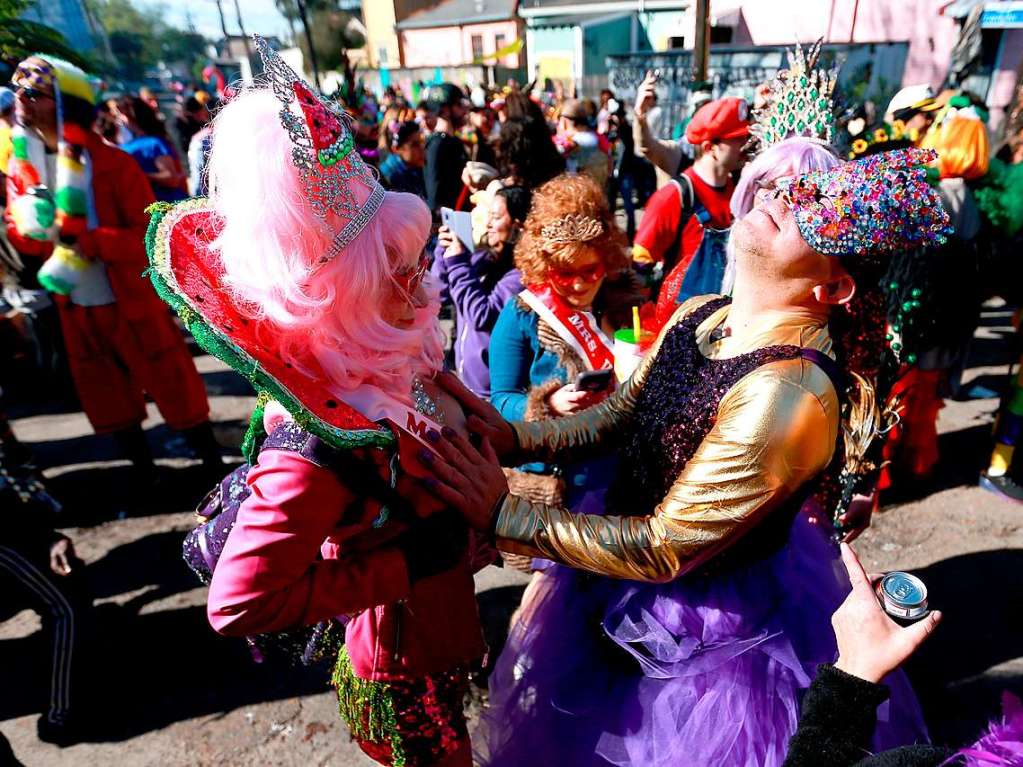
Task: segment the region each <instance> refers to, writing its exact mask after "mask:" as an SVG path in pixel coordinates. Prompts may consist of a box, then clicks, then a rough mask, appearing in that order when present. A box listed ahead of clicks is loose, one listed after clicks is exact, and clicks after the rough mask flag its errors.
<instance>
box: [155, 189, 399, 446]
mask: <svg viewBox="0 0 1023 767" xmlns="http://www.w3.org/2000/svg"><path fill="white" fill-rule="evenodd" d="M200 211H209V212H211V213H212V212H213V211H212V210H211V209H210V208H209V207H208V202H207V200H206V199H205V198H192V199H189V200H183V201H182V202H179V203H177V204H176V205H170V204H168V203H155V204H154V205H151V206H149V208H147V209H146V212H147V213H149V215H150V221H149V227H148V229H147V230H146V253H147V255H148V256H149V263H150V269H149V271H148V275H149V278H150V280H151V281H152V283H153V287H154V288H155V289H156V292H157V295H159V296H160V298H161V299H163V300H164V301H165V302H166V303H167V304H169V305H170V306H171V308H172V309H174V311H175V312H177V314H178V316H179V317H181V319H182V321H183V322H184V324H185V327H186V328H187V329H188V331H189V332H190V333H191V334H192V336H193V337H194V338H195V340H196V343H198V344H199V346H201V347H202V348H203V349H204V350H205V351H207V352H208V353H210V354H212V355H213V356H214V357H217V358H218V359H220V360H221V361H223V362H224V363H226V364H227V365H229V366H230V367H231V368H233V369H234V370H235V371H237V372H238V373H240V374H241V375H242V376H244V377H245V378H247V379H248V380H249V382H250V383H251V384H252V386H253V388H255V390H256V391H258V392H267V393H268V395H269V397H271V398H272V399H275V400H277V401H278V402H280V403H281V405H283V406H284V408H285V409H286V410H287V411H288V412H289V413H291V416H292V417H293V418H294V419H295V421H296V422H297V423H298V424H300V425H301V426H302V427H303V428H305V429H307V430H308V431H310V432H312V433H313V434H315V435H316V436H317V437H319V438H320V439H322V440H324V441H325V442H327V443H328V444H330V445H332V446H334V447H337V448H341V449H352V448H356V447H385V446H389V445H391V444H393V443H394V435H393V434H392V433H391V432H390V431H389V430H387V429H372V430H368V429H367V430H363V429H356V430H348V429H341V428H338V427H336V426H333V425H331V424H330V423H328V422H326V421H324V420H323V419H321V418H319V417H318V416H317V415H316V414H315V413H313V412H312V411H310V410H309V409H308V408H307V407H305V405H303V403H302V402H301V401H300V400H299V399H298V398H297V397H296V396H294V395H293V394H292V392H291V390H290V389H289V388H288V387H287V386H286V385H285V384H284V383H283V382H282V381H279V380H277V379H276V378H275V377H274V376H272V375H271V374H270V373H268V372H267V371H266V370H265V369H264V368H263V367H262V366H261V365H260V364H259V362H257V361H256V360H255V359H254V358H253V357H252V356H250V355H249V354H248V353H247V352H245V351H244V350H243V349H241V348H240V347H239V346H238V345H237V344H235V343H234V342H233V341H232V340H231V339H230V337H229V336H228V335H227V334H226V333H225V332H224V331H222V330H221V329H219V328H216V327H214V326H212V325H211V324H209V323H208V322H207V320H206V318H205V317H204V316H203V314H202V313H201V311H200V310H199V309H198V308H197V307H196V306H194V305H192V303H190V301H189V300H188V298H187V296H186V295H185V294H184V292H183V291H182V290H181V288H180V287H179V286H178V284H177V279H176V278H175V276H174V270H173V269H172V268H171V254H170V236H171V232H172V231H173V230H174V227H175V226H176V225H177V224H178V223H179V222H180V221H181V219H182V218H183V217H185V216H187V215H189V214H191V213H196V212H200Z"/></svg>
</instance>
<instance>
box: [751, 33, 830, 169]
mask: <svg viewBox="0 0 1023 767" xmlns="http://www.w3.org/2000/svg"><path fill="white" fill-rule="evenodd" d="M821 45H822V41H821V40H818V41H817V42H816V43H815V44H814V45H813V46H811V48H810V49H809V50H808V51H807V52H806V53H805V54H804V52H803V47H802V46H801V45H799V44H798V43H796V47H795V49H794V50H793V49H790V50H789V51H788V54H787V55H788V60H789V67H788V69H782V70H779V72H778V74H777V75H775V77H774V79H773V80H771V82H770V83H769V89H770V90H769V92H768V94H767V97H766V103H765V104H764V105H763V106H760V107H757V108H754V110H753V119H754V123H753V124H752V125H751V126H750V136H751V142H752V149H753V151H754V152H757V153H759V152H762V151H764V150H765V149H767V148H768V147H771V146H774V145H775V144H777V143H779V142H781V141H784V140H785V139H787V138H793V137H795V136H803V137H806V138H813V139H817V140H819V141H821V142H822V143H825V144H830V143H831V140H832V137H833V135H834V132H835V114H834V101H833V95H834V92H835V83H836V81H837V79H838V71H837V69H830V70H827V71H825V70H823V69H819V68H817V62H818V60H819V59H820V54H821Z"/></svg>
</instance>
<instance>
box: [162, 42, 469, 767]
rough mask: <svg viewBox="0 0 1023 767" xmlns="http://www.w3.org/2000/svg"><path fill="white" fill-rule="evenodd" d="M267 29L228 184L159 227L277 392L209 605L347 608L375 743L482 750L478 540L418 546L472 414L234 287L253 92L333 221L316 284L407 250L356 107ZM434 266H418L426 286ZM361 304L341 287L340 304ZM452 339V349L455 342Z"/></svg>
mask: <svg viewBox="0 0 1023 767" xmlns="http://www.w3.org/2000/svg"><path fill="white" fill-rule="evenodd" d="M256 44H257V47H258V48H259V50H260V54H261V55H262V57H263V60H264V66H265V70H266V72H267V75H268V79H269V83H268V85H269V88H258V87H257V88H254V89H251V90H250V91H245V92H243V93H242V94H241V95H239V96H238V100H237V103H234V104H228V105H227V106H226V107H225V108H224V111H223V112H222V113H221V117H220V120H221V122H220V123H219V124H218V126H215V128H214V139H213V150H212V154H211V169H212V170H211V189H212V190H213V197H212V198H211V199H210V200H204V199H196V200H191V201H186V202H183V203H179V204H177V205H175V206H173V207H171V206H158V207H156V208H154V209H153V219H152V223H151V225H150V229H149V233H148V235H147V243H148V246H149V255H150V260H151V263H152V267H153V268H152V272H151V274H152V278H153V282H154V284H155V286H156V288H157V290H158V292H159V293H160V295H161V297H163V298H164V299H165V300H166V301H167V302H168V303H169V304H170V305H171V306H172V307H174V309H175V310H176V311H177V312H178V314H179V315H180V316H181V317H182V319H183V320H184V321H185V323H186V325H188V327H189V329H190V330H191V331H192V332H193V334H194V335H195V337H196V339H197V341H198V342H199V343H200V345H202V346H203V347H204V348H206V349H207V350H208V351H209V352H210V353H211V354H214V355H216V356H217V357H219V358H220V359H222V360H224V361H225V362H227V363H228V364H229V365H231V366H232V367H233V368H235V369H236V370H238V371H239V372H240V373H242V374H243V375H245V376H246V377H247V378H248V379H249V380H250V381H251V382H252V384H253V386H254V387H255V388H256V389H257V391H259V392H260V407H259V409H258V410H257V413H256V414H255V415H254V417H253V429H252V431H251V432H250V435H251V438H250V439H249V440H248V441H247V445H246V446H247V447H248V448H251V450H250V451H249V453H250V455H251V456H252V460H253V465H252V466H251V467H250V468H248V469H247V470H246V476H245V481H244V482H243V483H241V484H240V485H235V484H232V483H231V482H230V481H229V482H226V483H225V486H224V487H223V498H224V500H223V501H222V502H223V503H224V508H225V509H226V508H227V499H228V498H229V497H232V496H234V495H235V494H236V493H238V494H242V495H244V494H245V493H250V494H248V495H247V496H244V500H243V501H242V502H241V504H240V506H238V507H237V516H236V520H235V522H234V524H233V527H232V528H229V530H228V531H222V532H221V533H218V535H219V536H220V537H218V538H216V540H210V541H207V543H215V544H216V545H217V546H218V547H220V546H222V550H220V552H219V558H217V559H216V560H215V562H214V561H212V560H211V561H210V563H209V564H210V567H211V569H212V570H213V572H212V582H211V584H210V595H209V602H208V614H209V618H210V622H211V623H212V625H213V626H214V628H216V629H217V630H218V631H220V632H222V633H225V634H231V635H241V636H249V635H253V634H263V635H266V634H271V635H278V636H280V634H279V632H284V631H291V630H298V629H302V628H303V627H312V626H314V625H316V624H323V623H324V622H326V623H327V624H330V625H333V626H334V627H337V626H338V625H344V626H345V630H344V633H345V639H344V643H343V646H341V645H339V644H338V643H337V642H336V641H335V642H333V643H332V642H331V641H330V636H331V633H330V632H329V631H328V632H325V633H322V632H321V633H320V634H318V636H319V639H320V640H321V645H324V646H320V647H319V648H318V651H319V652H320V653H324V652H325V653H329V654H330V657H332V658H334V659H335V670H334V675H333V681H334V684H335V686H336V687H337V693H338V699H339V709H340V713H341V715H342V717H343V718H345V719H346V721H347V723H348V725H349V728H350V730H351V732H352V735H353V737H354V738H355V739H356V741H357V742H358V743H359V745H360V747H361V748H362V749H363V750H364V751H365V752H366V753H367V754H369V755H370V756H371V757H372V758H374V759H376V760H377V761H379V762H381V763H382V764H391V765H408V766H409V767H411V766H413V765H434V764H438V765H439V764H466V765H467V764H468V736H467V733H466V725H465V719H464V716H463V714H462V697H463V694H464V692H465V690H466V688H467V680H468V676H467V674H468V666H469V664H470V663H472V662H473V661H475V660H477V659H478V658H480V657H481V656H482V655H483V652H484V649H485V648H484V645H483V640H482V634H481V630H480V625H479V618H478V614H477V611H476V603H475V597H474V586H473V580H472V568H471V564H470V561H469V553H468V552H466V551H465V550H464V548H463V549H461V550H459V551H458V552H457V553H456V555H455V556H454V558H453V560H452V562H451V563H450V564H449V565H447V566H446V567H445V568H443V570H441V571H439V572H430V571H426V573H425V574H424V573H418V574H417V571H418V570H420V569H421V565H419V564H416V563H417V562H427V561H428V560H429V558H430V557H431V556H433V554H434V552H432V551H430V549H429V546H430V544H429V542H428V539H427V538H425V537H424V538H422V539H421V541H420V542H418V548H417V542H416V540H415V538H414V535H416V534H418V533H417V531H419V530H421V525H422V524H425V522H428V521H429V518H430V517H431V516H432V515H434V513H435V512H437V511H440V506H441V504H440V503H439V502H437V501H436V500H435V499H433V498H432V496H429V495H428V494H426V492H425V491H424V490H423V489H422V487H421V484H420V483H419V482H417V481H416V479H415V474H417V473H421V469H419V470H418V471H417V469H416V466H418V464H416V462H415V459H414V455H415V453H416V451H418V450H421V449H423V447H424V445H425V442H424V441H423V440H424V439H425V434H426V427H429V428H433V429H438V430H439V429H440V428H441V426H440V423H439V422H443V423H445V424H446V425H451V426H452V427H456V426H457V419H458V418H460V417H461V414H460V411H458V409H457V407H454V406H453V405H452V404H451V402H450V401H446V400H442V399H441V398H438V399H437V400H433V399H431V398H430V397H429V396H427V394H426V393H425V390H424V389H423V386H422V384H421V383H415V382H413V383H412V387H413V394H409V393H407V392H406V393H404V394H403V395H398V394H396V393H393V392H389V391H388V390H385V389H384V388H381V386H380V385H369V384H367V383H358V384H357V382H354V381H353V382H352V385H349V386H342V387H339V386H337V385H336V379H335V378H332V377H331V375H330V374H329V373H328V371H327V368H326V362H325V360H326V361H333V360H337V359H338V358H339V356H340V355H339V354H338V353H336V351H337V350H335V353H332V354H331V355H330V357H329V359H328V357H324V358H317V357H316V355H315V353H314V352H313V351H311V349H312V347H313V345H314V341H315V339H313V338H312V337H311V336H312V334H309V337H308V343H299V344H297V345H295V346H289V345H288V344H287V343H286V342H285V341H284V340H283V339H286V338H287V336H286V335H285V330H286V328H284V327H282V326H281V325H279V324H277V323H276V322H275V321H274V319H273V318H272V317H271V316H269V312H267V311H265V309H266V305H269V302H267V304H266V305H264V306H258V305H254V304H252V303H251V302H248V301H246V300H244V299H242V298H240V297H239V294H238V293H237V292H236V291H235V290H233V288H232V285H231V273H230V268H229V267H228V266H226V265H225V259H226V258H229V256H227V255H224V253H226V251H222V250H221V249H220V247H219V243H220V242H221V241H222V239H223V238H224V237H225V236H229V232H228V230H229V228H230V226H231V224H232V218H231V214H230V213H222V212H221V211H220V209H218V208H217V207H216V205H217V201H218V198H217V197H216V194H217V189H218V183H221V184H222V183H224V181H223V176H220V175H218V173H223V172H224V171H223V167H222V166H220V165H218V162H219V160H218V157H219V156H220V152H218V141H221V142H224V141H227V142H233V141H234V140H236V139H237V133H236V132H233V131H234V130H235V128H230V127H228V128H225V127H223V126H224V125H225V123H224V122H223V121H224V120H228V121H230V120H232V119H236V120H241V122H236V123H234V125H235V126H236V128H242V127H243V125H244V122H245V118H244V117H238V116H237V115H235V114H234V112H235V110H236V109H240V108H246V109H251V108H256V107H258V108H259V109H261V110H262V111H261V112H260V114H261V116H262V117H263V118H265V117H267V116H268V113H267V109H273V110H277V109H279V113H278V112H276V111H274V112H269V118H270V119H271V120H272V119H273V115H274V114H277V116H278V117H279V119H280V122H281V125H280V126H277V125H275V126H274V127H273V129H272V130H269V134H270V136H271V140H272V141H274V142H277V143H276V146H278V147H279V146H280V145H281V143H283V144H285V145H286V144H288V143H289V142H288V140H287V139H290V140H291V141H290V144H291V150H290V154H291V157H292V160H293V163H294V168H291V167H290V165H289V166H288V167H287V168H286V169H285V170H284V171H280V173H281V175H280V176H278V177H277V182H276V183H279V184H282V185H291V186H290V191H291V192H294V193H295V196H296V199H298V200H300V201H301V202H300V204H299V206H298V208H299V210H298V216H299V217H300V220H302V221H304V222H305V223H304V226H305V227H308V229H299V231H300V232H301V234H302V237H303V238H308V239H309V241H315V239H314V238H315V237H317V236H321V234H322V232H329V233H328V234H327V235H326V236H327V238H328V239H327V242H328V243H329V247H327V248H325V249H324V250H322V251H320V250H318V249H317V248H312V249H310V250H309V251H308V254H309V255H310V256H311V258H312V262H311V264H309V265H308V267H307V268H303V269H301V270H300V273H301V274H304V277H302V281H301V282H300V284H299V287H300V288H301V289H303V290H305V291H307V293H311V292H314V290H315V289H316V288H315V286H316V285H317V283H316V282H315V278H316V276H317V274H320V273H321V270H330V269H335V268H337V269H340V268H342V267H343V266H344V263H345V259H351V258H353V257H354V254H353V249H355V248H361V251H360V252H361V253H362V254H363V255H362V256H360V258H365V259H371V260H374V261H375V260H378V259H382V260H383V261H385V262H386V259H387V257H388V256H389V255H391V254H390V253H387V254H385V253H384V243H383V242H379V243H378V242H376V240H370V241H367V240H366V238H367V237H383V236H384V235H382V234H381V231H382V230H381V228H380V225H379V222H377V221H376V219H377V218H378V217H380V216H382V215H383V214H384V213H383V212H384V211H385V210H386V209H387V205H388V202H389V200H390V199H392V196H391V193H387V194H385V193H384V191H383V189H382V188H381V187H380V185H379V184H378V183H377V181H376V178H375V176H374V174H373V172H372V171H371V169H370V168H369V167H368V166H367V165H366V164H365V162H364V161H363V160H362V159H361V158H360V156H359V155H358V153H357V152H356V151H355V148H354V142H353V140H352V134H351V131H350V129H349V127H348V123H347V121H346V118H345V117H343V116H342V115H341V113H340V112H339V111H337V110H336V109H335V108H334V106H333V105H331V104H329V103H328V102H326V101H325V100H323V99H322V98H321V97H320V96H318V95H316V94H315V93H313V92H312V90H311V89H310V88H309V87H308V86H307V85H306V84H305V82H304V81H302V80H301V79H300V78H299V77H298V76H297V75H296V74H295V73H294V72H293V71H292V70H291V69H290V68H289V67H287V65H286V64H284V62H283V61H282V60H281V59H280V58H279V57H278V56H277V54H276V53H275V52H273V51H272V50H271V49H270V48H269V47H268V46H267V44H266V42H265V41H263V40H262V39H261V38H256ZM267 91H272V93H273V95H272V96H269V95H268V93H267ZM275 98H276V101H277V103H276V104H274V99H275ZM271 104H272V106H270V105H271ZM226 124H227V125H231V123H230V122H228V123H226ZM264 127H266V126H264ZM218 128H219V130H222V131H227V132H226V133H218ZM282 130H283V131H284V132H285V133H286V134H287V138H285V139H284V141H283V142H281V141H280V139H281V137H282V136H281V131H282ZM224 146H225V145H224V144H221V148H223V147H224ZM285 162H286V160H285ZM218 168H220V170H219V171H218ZM278 170H279V168H278ZM292 174H294V175H292ZM260 183H270V182H265V181H261V182H260ZM262 191H263V192H266V193H267V194H270V193H271V190H269V189H264V190H262ZM397 197H399V198H402V204H403V205H410V206H413V212H415V213H416V215H417V216H418V220H419V223H420V224H421V226H420V228H421V229H422V240H423V242H420V243H419V244H418V247H419V248H421V247H422V244H424V243H425V238H426V234H427V232H428V229H429V212H428V211H427V210H426V209H425V207H424V206H423V205H422V202H421V201H419V200H417V199H415V198H412V197H411V196H406V195H398V196H397ZM371 225H372V228H371V229H369V228H368V227H370V226H371ZM388 226H389V227H390V228H391V229H395V230H397V229H401V228H402V226H406V227H408V226H411V225H410V224H408V222H395V221H390V222H388ZM275 231H277V230H275ZM402 231H404V230H402ZM290 236H291V232H288V233H287V237H286V238H285V239H286V241H287V240H288V239H289V238H290ZM283 247H286V246H283ZM388 247H390V246H388ZM303 252H306V251H303ZM367 253H368V254H369V255H365V254H367ZM242 255H243V256H244V255H247V254H246V252H245V249H244V248H243V249H242ZM415 255H416V256H417V257H418V252H417V253H416V254H415ZM353 268H355V267H353ZM423 271H424V270H418V271H416V272H414V273H412V274H411V275H410V277H408V284H407V289H408V291H409V292H410V293H411V292H414V291H415V290H416V287H415V281H416V280H419V279H421V277H422V275H423ZM325 274H327V275H329V274H331V273H330V272H326V273H325ZM384 279H386V276H385V278H384ZM394 279H397V278H394ZM310 286H312V287H310ZM273 287H275V286H271V288H273ZM403 289H404V288H403ZM430 308H431V309H433V310H435V308H436V307H435V306H434V305H431V307H430ZM344 311H345V309H344V307H338V306H333V305H331V306H330V309H329V312H328V314H327V316H324V317H323V318H322V322H323V323H325V322H327V321H329V319H330V316H329V315H330V314H332V313H336V312H344ZM433 322H435V319H433ZM321 324H322V323H321ZM430 327H433V325H431V326H430ZM367 332H368V331H367ZM423 337H424V338H428V337H430V338H432V336H430V335H429V333H427V334H426V335H424V336H423ZM343 351H344V349H341V350H340V352H343ZM406 354H407V352H406ZM435 356H436V358H437V359H436V362H435V364H436V365H437V366H439V361H440V346H439V343H438V344H437V354H436V355H435ZM380 364H383V363H380ZM433 369H436V367H434V368H433ZM356 384H357V385H356ZM434 419H436V420H434ZM260 443H262V446H261V448H260ZM380 488H382V489H380ZM215 519H216V518H214V520H215ZM421 520H425V522H424V521H421ZM410 529H412V532H411V533H409V532H408V531H409V530H410ZM403 534H404V535H403ZM224 535H226V541H225V539H224V537H223V536H224ZM409 536H413V537H412V538H411V542H410V537H409ZM417 552H418V553H417ZM413 554H415V556H413ZM262 641H263V640H260V641H258V642H256V645H257V646H259V645H260V643H261V642H262ZM281 641H288V640H287V639H286V638H284V637H281ZM449 760H450V761H449Z"/></svg>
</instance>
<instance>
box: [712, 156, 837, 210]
mask: <svg viewBox="0 0 1023 767" xmlns="http://www.w3.org/2000/svg"><path fill="white" fill-rule="evenodd" d="M841 162H842V161H841V160H840V159H838V155H836V154H835V150H833V149H832V148H831V147H829V146H825V145H824V144H821V143H820V142H819V141H813V140H812V139H808V138H802V137H795V138H788V139H785V140H784V141H781V142H779V143H777V144H775V145H774V146H772V147H770V148H768V149H765V150H764V151H763V152H762V153H760V154H759V155H757V157H756V159H754V160H753V162H751V163H750V164H749V165H747V166H746V167H745V168H743V169H742V176H740V178H739V183H738V184H736V185H735V193H734V194H733V195H732V215H733V216H735V217H736V218H742V217H743V216H745V215H746V214H747V213H749V212H750V211H751V210H753V199H754V196H755V195H756V192H757V187H758V185H760V184H768V183H770V182H772V181H777V180H778V179H781V178H787V177H789V176H798V175H801V174H803V173H811V172H813V171H817V170H831V169H832V168H834V167H836V166H837V165H839V164H840V163H841Z"/></svg>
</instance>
